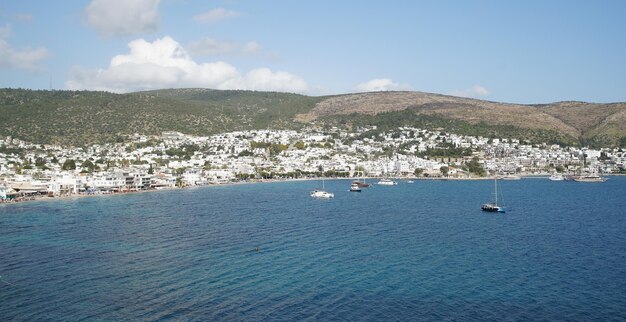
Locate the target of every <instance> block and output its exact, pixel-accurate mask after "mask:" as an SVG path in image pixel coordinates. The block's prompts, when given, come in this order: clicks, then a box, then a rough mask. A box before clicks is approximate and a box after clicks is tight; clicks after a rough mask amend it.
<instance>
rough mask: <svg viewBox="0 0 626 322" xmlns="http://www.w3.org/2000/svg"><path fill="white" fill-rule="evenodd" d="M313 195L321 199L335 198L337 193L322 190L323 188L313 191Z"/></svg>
mask: <svg viewBox="0 0 626 322" xmlns="http://www.w3.org/2000/svg"><path fill="white" fill-rule="evenodd" d="M311 197H313V198H320V199H330V198H334V197H335V194H334V193H332V192H328V191H324V190H321V189H315V190H313V191H311Z"/></svg>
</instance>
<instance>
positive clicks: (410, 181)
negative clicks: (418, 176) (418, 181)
mask: <svg viewBox="0 0 626 322" xmlns="http://www.w3.org/2000/svg"><path fill="white" fill-rule="evenodd" d="M406 183H415V181H413V180H408V181H407V182H406Z"/></svg>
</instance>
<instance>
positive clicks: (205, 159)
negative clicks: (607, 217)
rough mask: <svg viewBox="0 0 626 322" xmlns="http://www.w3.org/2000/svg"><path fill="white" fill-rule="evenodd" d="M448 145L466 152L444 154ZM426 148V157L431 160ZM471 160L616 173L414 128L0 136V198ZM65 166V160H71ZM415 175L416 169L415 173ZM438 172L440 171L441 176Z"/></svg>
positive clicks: (536, 148) (602, 153)
mask: <svg viewBox="0 0 626 322" xmlns="http://www.w3.org/2000/svg"><path fill="white" fill-rule="evenodd" d="M446 149H457V151H459V150H462V151H464V153H463V154H456V155H448V156H446V155H445V154H446V153H441V152H442V151H443V152H445V151H446ZM428 151H433V154H432V155H429V154H428ZM473 158H477V160H478V162H479V163H480V164H481V166H482V167H483V168H484V169H486V170H487V171H488V172H490V173H516V174H538V173H549V172H551V171H555V169H558V170H559V171H565V172H568V171H569V172H574V171H589V172H600V173H614V172H624V164H625V163H626V153H624V152H622V150H619V149H602V150H592V149H581V148H574V147H561V146H558V145H545V144H544V145H530V144H523V143H520V142H519V141H518V140H507V139H488V138H483V137H473V136H461V135H455V134H449V133H443V132H441V131H429V130H424V129H417V128H406V127H404V128H397V129H395V130H393V131H387V132H381V131H377V129H376V128H375V127H369V128H360V129H357V130H355V131H353V132H350V133H347V132H342V131H340V130H339V129H336V128H333V129H326V130H321V129H314V128H308V129H305V130H302V131H287V130H251V131H239V132H230V133H223V134H219V135H213V136H208V137H197V136H190V135H185V134H182V133H178V132H171V131H170V132H163V133H162V135H160V136H145V135H139V134H135V135H132V136H130V137H128V140H127V142H124V143H116V144H103V145H93V146H90V147H87V148H78V147H69V148H68V147H61V146H58V145H40V144H30V143H27V142H24V141H21V140H19V139H15V138H11V137H6V138H0V199H6V198H11V197H14V196H18V195H22V196H23V195H27V194H50V195H59V196H62V195H69V194H76V193H111V192H122V191H137V190H146V189H162V188H172V187H175V186H194V185H206V184H215V183H225V182H232V181H237V180H250V179H262V178H278V177H281V178H294V177H304V176H318V175H333V176H337V175H339V176H350V177H356V176H372V177H373V176H412V175H413V174H415V173H419V174H420V175H426V176H440V175H442V172H443V173H444V174H445V175H446V176H456V177H467V176H470V175H471V174H470V173H468V172H467V171H464V170H463V168H464V167H463V165H464V164H465V163H467V162H468V161H470V160H471V159H473ZM70 161H71V162H70ZM416 169H420V170H419V171H416ZM444 169H445V171H444Z"/></svg>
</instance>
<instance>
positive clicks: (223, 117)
mask: <svg viewBox="0 0 626 322" xmlns="http://www.w3.org/2000/svg"><path fill="white" fill-rule="evenodd" d="M319 100H320V98H315V97H307V96H302V95H297V94H286V93H275V92H252V91H217V90H204V89H182V90H174V89H173V90H159V91H150V92H138V93H130V94H112V93H105V92H90V91H33V90H23V89H0V115H2V117H1V118H0V135H2V136H7V135H10V136H13V137H16V138H20V139H23V140H27V141H30V142H34V143H59V144H67V145H86V144H91V143H103V142H115V141H116V140H119V139H120V137H121V136H124V135H129V134H133V133H140V134H160V133H161V132H162V131H179V132H182V133H186V134H193V135H210V134H215V133H220V132H226V131H235V130H248V129H264V128H294V127H297V126H298V125H299V124H297V123H294V122H293V121H292V120H293V118H294V116H295V115H296V114H297V113H303V112H306V111H308V110H310V109H311V108H313V107H314V106H315V103H316V102H317V101H319Z"/></svg>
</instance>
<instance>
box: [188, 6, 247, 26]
mask: <svg viewBox="0 0 626 322" xmlns="http://www.w3.org/2000/svg"><path fill="white" fill-rule="evenodd" d="M240 15H241V14H240V13H239V12H237V11H233V10H226V9H224V8H216V9H211V10H209V11H207V12H205V13H201V14H199V15H195V16H194V17H193V20H195V21H196V22H199V23H215V22H220V21H222V20H226V19H229V18H234V17H238V16H240Z"/></svg>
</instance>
